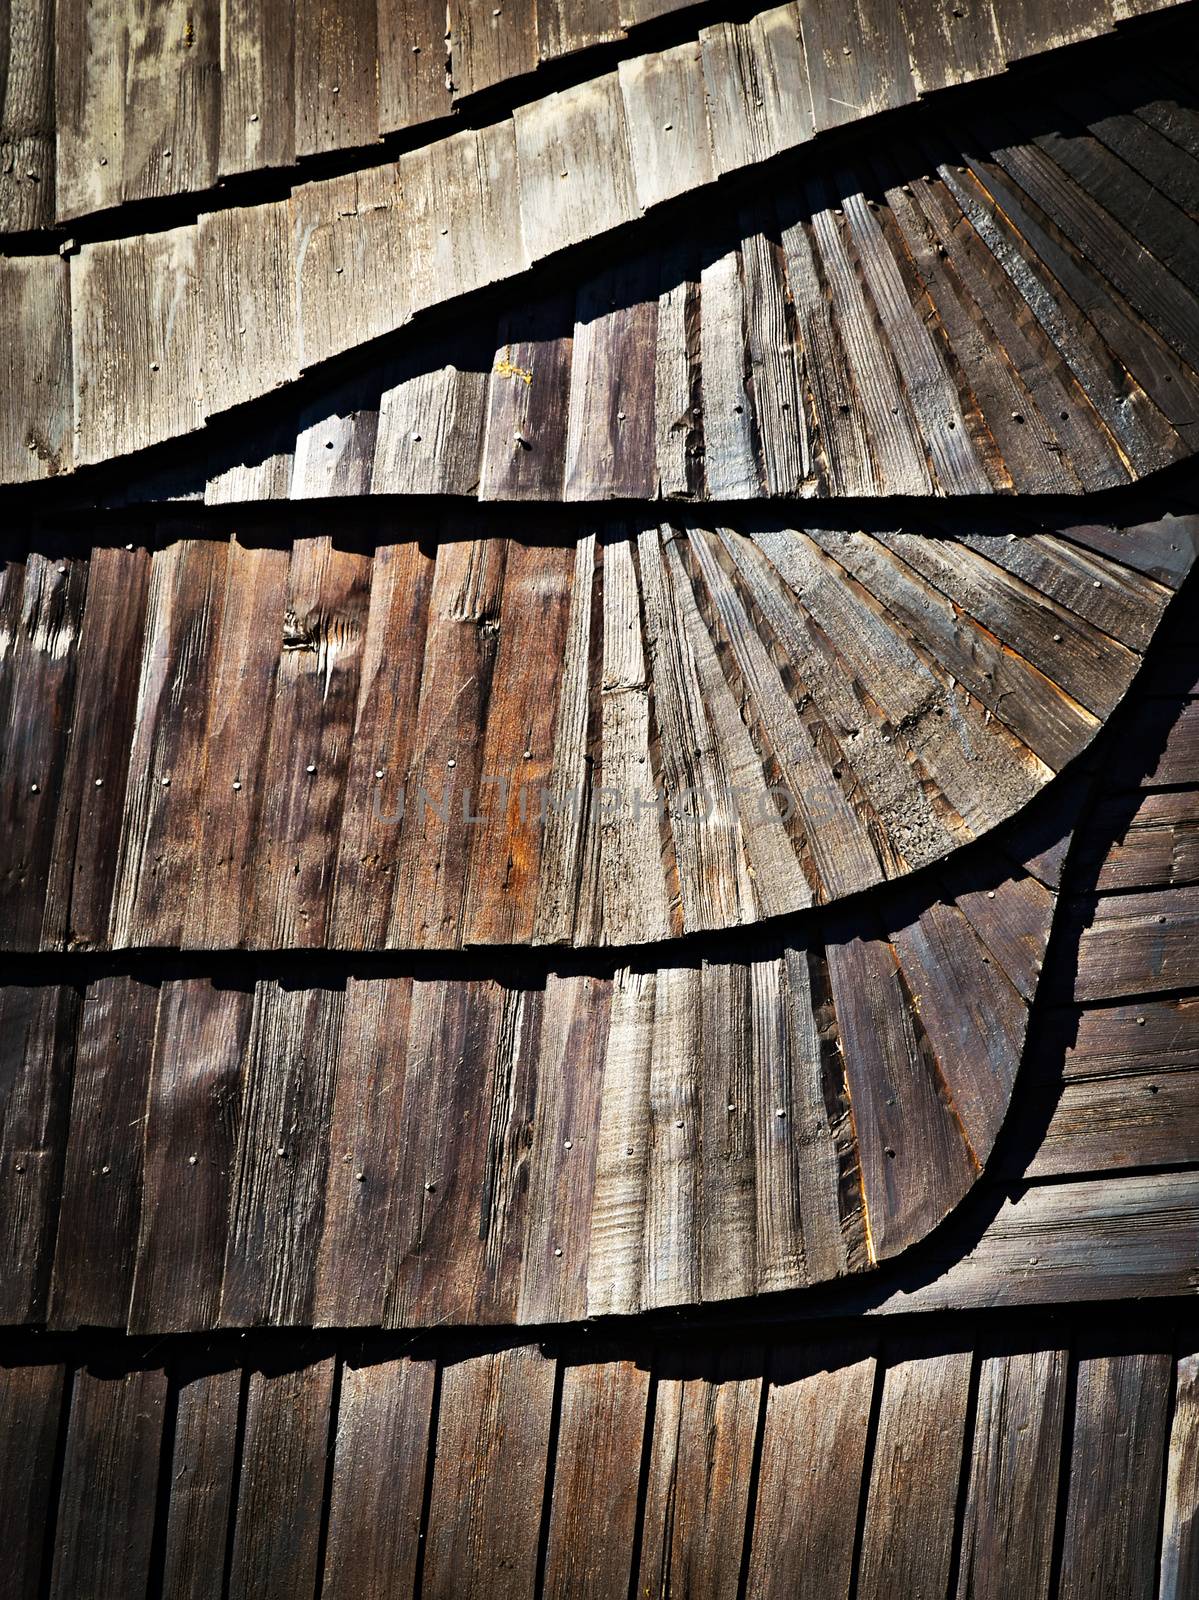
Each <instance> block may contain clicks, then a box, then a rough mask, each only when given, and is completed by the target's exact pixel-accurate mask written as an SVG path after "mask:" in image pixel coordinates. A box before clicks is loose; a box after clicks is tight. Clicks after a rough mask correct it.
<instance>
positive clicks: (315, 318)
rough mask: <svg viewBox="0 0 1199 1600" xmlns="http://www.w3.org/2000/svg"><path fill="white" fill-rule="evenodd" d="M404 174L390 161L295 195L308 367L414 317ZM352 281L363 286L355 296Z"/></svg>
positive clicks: (298, 292) (303, 352)
mask: <svg viewBox="0 0 1199 1600" xmlns="http://www.w3.org/2000/svg"><path fill="white" fill-rule="evenodd" d="M399 174H400V169H399V166H398V164H396V163H390V164H385V165H383V166H379V167H364V168H363V169H362V170H361V171H360V172H357V173H354V174H351V175H349V176H347V177H344V178H328V179H324V180H322V181H318V182H316V183H306V184H300V185H297V186H296V187H295V188H294V189H293V190H292V192H291V201H290V204H291V214H292V226H293V228H294V230H295V252H296V283H295V298H296V327H297V330H298V338H299V359H300V365H301V367H305V368H307V367H311V366H313V365H314V364H315V363H316V362H318V361H325V360H327V359H328V358H329V357H331V356H335V355H339V354H340V353H341V352H342V351H343V350H350V349H353V348H354V347H355V346H356V345H360V344H365V343H366V342H367V341H368V340H370V339H373V338H377V337H378V336H379V335H380V334H383V333H390V332H391V331H392V329H394V328H397V327H401V326H402V325H403V324H404V323H405V322H406V321H407V320H408V318H409V317H410V316H411V314H412V306H411V300H410V297H409V294H408V289H407V278H408V272H409V264H408V260H407V249H406V245H405V238H404V231H403V227H402V225H401V223H400V220H399V218H400V215H401V214H402V210H403V196H402V193H401V190H400V176H399ZM347 275H348V276H349V281H350V282H352V283H353V284H355V285H356V292H355V293H354V294H353V295H352V296H347V294H346V293H345V284H346V278H347Z"/></svg>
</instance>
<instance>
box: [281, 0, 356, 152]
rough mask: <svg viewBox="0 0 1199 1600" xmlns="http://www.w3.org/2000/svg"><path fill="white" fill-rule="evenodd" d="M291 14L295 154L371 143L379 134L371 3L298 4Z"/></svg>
mask: <svg viewBox="0 0 1199 1600" xmlns="http://www.w3.org/2000/svg"><path fill="white" fill-rule="evenodd" d="M293 15H294V24H293V27H294V45H293V49H294V61H295V117H296V155H297V156H308V155H322V154H324V152H325V151H327V150H346V149H352V148H353V147H354V146H356V145H370V144H373V143H374V142H375V141H376V139H377V138H378V136H379V109H378V104H377V98H378V97H377V82H378V64H377V50H376V38H375V15H376V6H375V0H351V3H350V4H348V5H347V4H345V3H344V0H336V3H335V0H300V3H299V4H298V5H297V6H296V7H295V11H294V14H293ZM271 111H272V114H277V113H275V112H274V108H271Z"/></svg>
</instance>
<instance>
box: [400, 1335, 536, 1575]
mask: <svg viewBox="0 0 1199 1600" xmlns="http://www.w3.org/2000/svg"><path fill="white" fill-rule="evenodd" d="M553 1399H554V1363H553V1362H552V1361H547V1360H546V1359H545V1357H544V1356H543V1355H542V1354H541V1352H540V1351H539V1350H538V1349H537V1348H536V1347H535V1346H516V1347H514V1348H512V1349H506V1350H500V1351H497V1352H494V1353H492V1354H488V1355H481V1356H472V1357H468V1358H466V1359H464V1360H461V1361H457V1362H454V1363H453V1364H451V1365H449V1366H447V1367H446V1368H445V1369H444V1371H443V1373H442V1379H441V1407H440V1411H439V1413H438V1418H437V1449H436V1456H435V1459H434V1463H433V1486H432V1498H431V1502H430V1506H429V1523H428V1539H427V1543H426V1546H425V1566H424V1582H423V1586H422V1591H421V1592H422V1593H423V1594H424V1595H426V1596H428V1597H429V1600H475V1597H478V1600H482V1597H483V1596H487V1597H489V1600H491V1597H495V1600H506V1597H509V1596H510V1597H512V1600H516V1597H517V1596H522V1597H523V1596H524V1595H527V1594H528V1593H530V1591H531V1590H532V1587H533V1580H534V1574H535V1569H536V1564H537V1545H538V1537H539V1534H540V1528H541V1508H542V1499H543V1496H544V1492H545V1478H546V1471H547V1467H548V1460H547V1457H548V1451H549V1436H550V1418H551V1411H552V1407H553Z"/></svg>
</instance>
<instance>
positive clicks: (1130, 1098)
mask: <svg viewBox="0 0 1199 1600" xmlns="http://www.w3.org/2000/svg"><path fill="white" fill-rule="evenodd" d="M1184 1165H1199V1073H1195V1072H1162V1073H1158V1072H1154V1071H1152V1069H1151V1070H1150V1071H1149V1072H1147V1073H1143V1074H1141V1073H1131V1072H1125V1073H1121V1074H1120V1075H1119V1076H1118V1077H1116V1078H1111V1079H1102V1078H1085V1079H1082V1080H1080V1081H1078V1082H1070V1083H1066V1084H1064V1085H1063V1087H1062V1091H1061V1095H1060V1097H1059V1098H1058V1100H1057V1103H1056V1105H1055V1106H1054V1109H1053V1115H1052V1117H1051V1119H1050V1122H1049V1126H1048V1127H1047V1128H1046V1130H1045V1134H1044V1137H1043V1138H1042V1140H1041V1142H1040V1144H1039V1146H1038V1147H1037V1151H1036V1154H1035V1155H1034V1156H1033V1157H1032V1159H1031V1160H1030V1161H1029V1162H1028V1163H1027V1165H1026V1166H1025V1167H1024V1170H1023V1175H1024V1176H1025V1177H1027V1178H1051V1177H1069V1176H1070V1175H1072V1174H1074V1173H1085V1172H1118V1171H1119V1170H1120V1169H1121V1168H1122V1167H1140V1168H1152V1167H1168V1166H1184Z"/></svg>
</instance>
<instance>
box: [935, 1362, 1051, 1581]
mask: <svg viewBox="0 0 1199 1600" xmlns="http://www.w3.org/2000/svg"><path fill="white" fill-rule="evenodd" d="M1067 1360H1068V1358H1067V1355H1066V1352H1065V1351H1062V1350H1029V1351H1015V1352H1012V1353H1010V1354H1006V1353H1005V1354H1002V1355H991V1356H987V1357H986V1358H985V1359H984V1360H983V1361H982V1362H981V1364H980V1368H979V1377H978V1396H977V1401H976V1408H975V1417H974V1437H973V1441H972V1448H971V1459H970V1465H969V1482H970V1487H969V1489H968V1491H967V1500H966V1510H965V1518H964V1521H963V1525H962V1548H961V1555H960V1558H959V1567H958V1583H957V1595H958V1600H967V1597H969V1600H988V1597H994V1600H1000V1597H1007V1596H1010V1597H1011V1600H1015V1597H1016V1596H1017V1595H1027V1596H1028V1600H1041V1597H1044V1596H1047V1595H1048V1594H1049V1593H1050V1567H1051V1562H1052V1557H1053V1533H1054V1513H1055V1511H1056V1507H1057V1487H1058V1472H1059V1465H1060V1461H1061V1441H1062V1423H1063V1418H1064V1413H1065V1400H1066V1369H1067Z"/></svg>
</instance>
